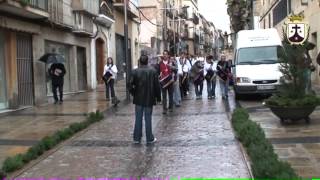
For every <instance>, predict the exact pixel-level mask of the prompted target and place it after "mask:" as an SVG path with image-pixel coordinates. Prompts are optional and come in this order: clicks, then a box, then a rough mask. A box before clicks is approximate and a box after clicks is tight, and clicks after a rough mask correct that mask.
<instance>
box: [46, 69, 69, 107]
mask: <svg viewBox="0 0 320 180" xmlns="http://www.w3.org/2000/svg"><path fill="white" fill-rule="evenodd" d="M65 74H66V69H65V67H64V65H63V64H61V63H54V64H52V65H51V67H50V69H49V75H50V77H51V80H52V81H51V82H52V93H53V98H54V103H55V104H57V103H58V100H59V99H58V95H57V89H59V94H60V104H62V102H63V77H64V75H65Z"/></svg>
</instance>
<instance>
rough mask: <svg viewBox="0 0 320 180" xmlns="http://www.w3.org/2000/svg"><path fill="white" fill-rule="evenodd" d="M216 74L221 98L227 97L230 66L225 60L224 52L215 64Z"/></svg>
mask: <svg viewBox="0 0 320 180" xmlns="http://www.w3.org/2000/svg"><path fill="white" fill-rule="evenodd" d="M217 75H218V76H219V83H220V88H221V94H222V98H223V99H227V98H228V91H229V80H230V77H231V67H230V65H229V63H228V61H226V56H225V55H224V54H222V55H221V59H220V61H219V62H218V64H217Z"/></svg>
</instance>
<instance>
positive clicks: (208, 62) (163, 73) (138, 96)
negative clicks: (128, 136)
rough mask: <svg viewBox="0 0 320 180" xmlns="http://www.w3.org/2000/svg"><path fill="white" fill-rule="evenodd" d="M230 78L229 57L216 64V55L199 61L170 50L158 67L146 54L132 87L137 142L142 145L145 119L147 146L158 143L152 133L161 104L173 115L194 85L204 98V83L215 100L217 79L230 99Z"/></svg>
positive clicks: (166, 52) (135, 140) (134, 135)
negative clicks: (173, 54) (156, 108)
mask: <svg viewBox="0 0 320 180" xmlns="http://www.w3.org/2000/svg"><path fill="white" fill-rule="evenodd" d="M230 78H231V66H230V63H229V62H228V61H226V56H225V55H222V56H221V59H220V60H219V61H217V60H216V61H215V60H214V58H213V56H208V57H206V58H197V59H195V58H194V57H191V56H189V55H186V53H181V55H180V57H170V56H169V53H168V51H164V52H163V55H162V56H161V58H160V60H159V62H158V63H157V64H156V65H155V66H148V56H146V55H142V56H141V57H140V59H139V67H138V68H137V69H134V70H133V71H132V74H131V75H130V81H129V84H128V87H129V91H130V93H131V94H132V95H133V104H135V118H136V119H135V126H134V133H133V140H134V143H136V144H140V143H141V138H142V120H143V116H144V119H145V128H146V141H147V144H152V143H154V142H156V140H157V139H156V138H155V137H154V135H153V134H152V111H153V106H154V105H156V104H157V102H158V103H159V102H161V100H162V106H163V114H167V113H168V111H169V112H172V111H173V108H174V105H175V106H176V107H180V105H181V102H182V100H183V99H184V98H185V97H187V96H188V95H189V87H190V86H189V85H190V83H193V84H194V87H195V93H196V98H197V99H201V98H202V91H203V83H204V81H206V82H207V90H208V98H209V99H213V98H215V97H216V94H215V89H216V81H217V80H219V81H220V86H221V90H222V91H221V93H222V97H223V98H224V99H226V98H228V87H229V80H230ZM161 94H162V98H161Z"/></svg>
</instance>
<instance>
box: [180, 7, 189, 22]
mask: <svg viewBox="0 0 320 180" xmlns="http://www.w3.org/2000/svg"><path fill="white" fill-rule="evenodd" d="M179 16H180V18H182V19H187V18H188V9H187V8H182V11H181V12H180V13H179Z"/></svg>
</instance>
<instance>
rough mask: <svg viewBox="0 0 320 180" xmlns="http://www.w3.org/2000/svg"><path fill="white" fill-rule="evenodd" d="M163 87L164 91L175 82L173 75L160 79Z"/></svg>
mask: <svg viewBox="0 0 320 180" xmlns="http://www.w3.org/2000/svg"><path fill="white" fill-rule="evenodd" d="M159 82H160V85H161V87H162V88H163V89H164V88H166V87H168V86H169V85H170V84H172V83H173V82H174V79H173V77H172V74H169V75H167V76H165V77H163V78H160V79H159Z"/></svg>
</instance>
